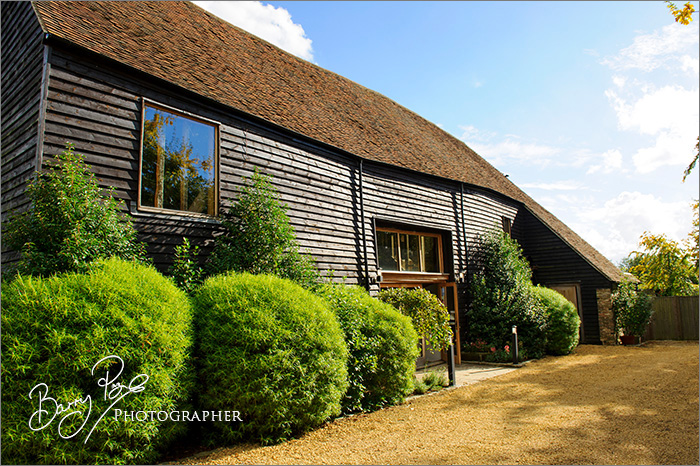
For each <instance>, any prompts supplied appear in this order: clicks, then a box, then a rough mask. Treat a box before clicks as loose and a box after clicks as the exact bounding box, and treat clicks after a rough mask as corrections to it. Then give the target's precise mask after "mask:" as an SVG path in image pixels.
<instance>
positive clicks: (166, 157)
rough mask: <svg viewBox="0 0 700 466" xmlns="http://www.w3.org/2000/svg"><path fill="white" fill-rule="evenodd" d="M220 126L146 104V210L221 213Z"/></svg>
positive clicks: (143, 184) (143, 194) (143, 195)
mask: <svg viewBox="0 0 700 466" xmlns="http://www.w3.org/2000/svg"><path fill="white" fill-rule="evenodd" d="M216 149H217V127H216V126H215V125H214V124H211V123H208V122H205V121H203V120H196V119H193V118H189V117H187V116H185V115H183V114H180V113H176V112H174V111H170V110H165V109H162V108H159V107H157V106H154V105H151V104H149V103H146V104H145V108H144V121H143V150H142V156H141V201H140V203H141V206H143V207H153V208H157V209H168V210H179V211H184V212H195V213H199V214H209V215H216V201H217V199H216V198H217V196H216V153H217V151H216Z"/></svg>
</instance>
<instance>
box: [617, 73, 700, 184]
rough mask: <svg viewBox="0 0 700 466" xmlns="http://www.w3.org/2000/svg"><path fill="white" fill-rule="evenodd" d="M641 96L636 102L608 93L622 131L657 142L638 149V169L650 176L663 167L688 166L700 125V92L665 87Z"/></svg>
mask: <svg viewBox="0 0 700 466" xmlns="http://www.w3.org/2000/svg"><path fill="white" fill-rule="evenodd" d="M642 93H643V95H642V97H640V98H638V99H636V100H634V97H632V98H629V97H627V98H626V97H622V96H620V95H619V94H618V92H617V91H614V90H611V89H608V90H607V91H606V92H605V95H606V96H607V97H608V100H609V101H610V103H611V104H612V106H613V108H614V109H615V112H616V114H617V119H618V125H619V127H620V129H622V130H625V131H635V132H637V133H639V134H640V135H648V136H653V137H654V138H655V141H654V143H653V144H652V145H651V146H648V147H644V148H641V149H639V150H638V151H637V153H636V154H635V155H634V157H633V160H634V165H635V167H636V168H637V170H638V171H639V172H640V173H649V172H652V171H654V170H655V169H657V168H659V167H661V166H664V165H683V164H687V161H688V160H689V158H690V157H691V153H692V147H693V144H692V142H693V140H694V139H695V138H696V136H697V131H698V125H699V124H700V120H699V118H698V100H699V99H700V95H699V94H698V89H697V88H695V89H685V88H683V87H680V86H665V87H663V88H661V89H658V90H650V88H647V89H642ZM629 100H631V102H630V101H629Z"/></svg>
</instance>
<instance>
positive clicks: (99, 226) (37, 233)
mask: <svg viewBox="0 0 700 466" xmlns="http://www.w3.org/2000/svg"><path fill="white" fill-rule="evenodd" d="M73 147H74V146H73V145H72V144H66V149H65V150H64V151H63V152H62V153H60V154H58V155H56V157H55V158H56V162H55V163H48V164H47V170H46V171H44V172H43V173H41V174H39V175H38V176H37V178H35V179H34V180H33V181H31V182H30V183H29V186H28V188H27V194H28V196H29V199H30V200H31V202H32V207H31V209H30V210H29V211H27V212H25V213H23V214H19V215H17V216H15V217H13V218H12V219H11V220H10V221H9V222H8V224H7V229H6V231H5V234H6V236H5V239H6V241H7V244H8V245H9V247H10V248H11V249H14V250H17V251H19V252H20V253H21V259H20V261H19V264H18V266H17V268H18V271H19V272H21V273H24V274H30V275H43V276H47V275H51V274H54V273H59V272H69V271H84V270H85V269H86V268H87V267H88V264H90V263H91V262H93V261H95V260H97V259H100V258H107V257H112V256H116V257H120V258H122V259H126V260H131V259H138V260H143V259H144V258H145V255H146V248H145V246H144V244H143V243H139V242H137V241H136V230H135V229H134V227H133V225H132V223H131V217H129V216H128V215H125V214H122V213H121V211H120V209H119V204H120V201H118V200H117V199H115V198H114V197H112V188H110V191H109V194H110V195H109V196H106V197H104V196H102V194H101V193H100V187H99V185H98V184H97V180H96V178H95V175H94V174H93V173H92V172H91V171H90V168H89V167H88V165H87V164H86V163H85V162H84V160H83V156H82V155H80V154H76V153H75V152H74V151H73Z"/></svg>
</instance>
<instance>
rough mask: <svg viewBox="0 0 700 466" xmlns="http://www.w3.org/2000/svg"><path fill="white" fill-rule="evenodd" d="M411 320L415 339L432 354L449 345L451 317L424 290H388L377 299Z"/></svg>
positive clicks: (436, 299)
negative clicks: (421, 341)
mask: <svg viewBox="0 0 700 466" xmlns="http://www.w3.org/2000/svg"><path fill="white" fill-rule="evenodd" d="M377 297H378V298H379V299H380V300H382V301H384V302H385V303H388V304H391V305H392V306H394V307H395V308H396V309H398V310H399V312H401V313H402V314H403V315H405V316H408V317H410V318H411V321H412V322H413V327H414V328H415V329H416V332H417V333H418V335H420V336H421V337H422V338H424V339H425V342H426V343H427V344H428V345H430V347H432V348H433V349H434V350H436V351H439V350H446V349H447V348H449V346H450V345H451V344H452V328H451V327H450V313H449V312H448V310H447V308H446V307H445V305H444V304H442V302H441V301H440V300H439V299H438V297H437V296H435V295H434V294H432V293H431V292H430V291H428V290H426V289H424V288H414V289H409V288H388V289H385V290H382V291H380V292H379V295H378V296H377Z"/></svg>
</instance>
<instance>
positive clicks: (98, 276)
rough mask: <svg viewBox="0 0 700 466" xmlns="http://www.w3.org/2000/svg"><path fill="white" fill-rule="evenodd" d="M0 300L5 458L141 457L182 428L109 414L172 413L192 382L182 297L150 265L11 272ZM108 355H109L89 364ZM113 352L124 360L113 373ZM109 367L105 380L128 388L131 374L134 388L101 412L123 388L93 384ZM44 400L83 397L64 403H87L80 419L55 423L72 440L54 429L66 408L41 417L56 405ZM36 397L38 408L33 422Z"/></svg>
mask: <svg viewBox="0 0 700 466" xmlns="http://www.w3.org/2000/svg"><path fill="white" fill-rule="evenodd" d="M2 305H3V313H2V332H3V335H2V355H3V365H2V389H3V393H2V420H3V429H2V460H3V462H4V463H24V464H39V463H42V464H46V463H48V464H64V463H74V464H95V463H97V464H102V463H113V464H128V463H142V462H150V461H153V460H155V459H156V458H157V454H158V447H164V446H165V445H167V443H168V442H169V441H172V440H173V439H174V438H175V436H176V435H177V434H178V433H182V430H183V429H184V428H186V425H185V424H183V423H173V422H169V421H166V422H160V421H158V419H157V418H155V419H153V420H151V419H150V418H149V419H148V420H146V421H144V422H139V421H136V420H128V419H127V420H125V419H123V418H116V419H115V416H114V411H113V409H122V410H123V411H144V410H146V411H148V410H152V411H165V412H168V411H171V410H175V409H179V408H180V407H181V406H183V403H185V402H186V401H187V399H188V395H189V392H190V389H191V386H192V374H191V372H189V369H188V368H189V359H188V358H189V350H190V346H191V341H192V336H191V313H190V306H189V301H188V299H187V297H186V296H185V294H184V293H183V292H181V291H180V290H178V289H177V288H176V287H175V285H174V284H173V283H172V281H170V280H168V279H167V278H165V277H163V276H162V275H160V274H159V273H158V272H157V271H156V270H154V269H153V268H151V267H149V266H145V265H142V264H138V263H136V262H127V261H124V260H121V259H116V258H112V259H106V260H100V261H98V262H96V263H94V264H93V266H92V267H91V270H90V271H89V272H87V273H69V274H63V275H55V276H52V277H50V278H39V277H27V276H21V275H20V276H17V277H16V278H15V279H14V280H13V281H12V282H10V283H5V284H4V286H3V291H2ZM109 356H114V357H112V358H108V359H107V360H106V361H104V362H103V363H101V364H99V365H96V363H97V362H98V361H100V360H101V359H102V358H105V357H109ZM117 357H118V358H121V360H122V361H123V373H122V374H121V375H120V376H119V377H118V378H116V376H117V374H118V371H119V368H120V364H119V361H118V359H117ZM94 366H95V370H94V374H93V367H94ZM108 371H109V374H110V375H109V378H110V379H111V380H112V381H113V383H121V384H122V385H123V386H128V385H129V383H130V381H132V379H133V380H134V384H133V385H132V386H133V387H137V386H142V387H143V391H141V392H134V393H129V394H128V395H127V396H125V397H124V398H123V399H121V400H119V401H118V402H117V403H116V404H115V405H114V406H112V408H111V409H109V411H108V408H109V406H110V404H111V403H112V401H116V400H117V398H114V400H111V399H109V398H110V397H111V398H113V397H115V396H116V395H117V392H119V393H122V394H125V393H127V391H126V389H124V388H120V387H118V386H114V385H110V390H109V392H107V391H106V389H105V388H103V387H101V386H100V379H101V378H105V377H106V374H107V372H108ZM141 374H145V376H143V375H141ZM146 376H147V377H148V379H147V380H145V377H146ZM40 384H45V385H44V386H42V385H40ZM102 385H104V383H103V384H102ZM33 389H34V391H33V392H32V390H33ZM30 393H32V395H31V396H30ZM48 397H51V398H54V399H55V400H56V402H57V403H61V404H62V405H63V406H64V407H67V406H69V404H70V403H71V402H73V401H74V400H76V399H82V400H84V401H85V402H86V403H77V404H75V405H74V406H73V409H74V410H78V411H82V412H84V413H88V411H87V406H88V404H87V401H88V397H89V400H91V402H92V409H91V411H89V415H87V417H86V416H85V415H81V414H76V415H71V416H67V417H66V421H64V423H63V425H62V429H61V431H62V433H63V435H64V436H66V437H67V436H69V435H71V434H75V436H74V437H73V438H71V439H64V438H61V437H60V436H59V433H58V431H59V422H60V418H62V417H63V416H65V415H66V414H67V413H68V412H65V413H59V414H58V416H57V417H56V419H54V421H53V422H48V420H49V419H50V417H51V415H52V413H54V412H56V411H57V409H56V406H55V405H52V404H51V402H50V400H49V398H48ZM40 398H44V402H43V403H42V409H45V410H46V412H45V413H44V415H43V416H38V415H35V416H34V417H33V418H32V415H33V413H36V412H37V411H38V409H39V406H38V402H39V399H40ZM106 398H107V399H106ZM103 413H106V415H105V416H104V418H102V419H101V420H99V421H98V418H99V416H100V415H102V414H103ZM40 417H41V418H42V419H40ZM83 421H85V422H86V424H85V427H84V428H83V429H82V430H81V429H80V428H79V426H80V424H82V423H83ZM30 425H32V426H33V428H34V429H35V430H31V429H30ZM42 426H44V428H41V427H42ZM93 426H95V427H94V431H92V433H91V434H90V430H91V429H92V428H93Z"/></svg>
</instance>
